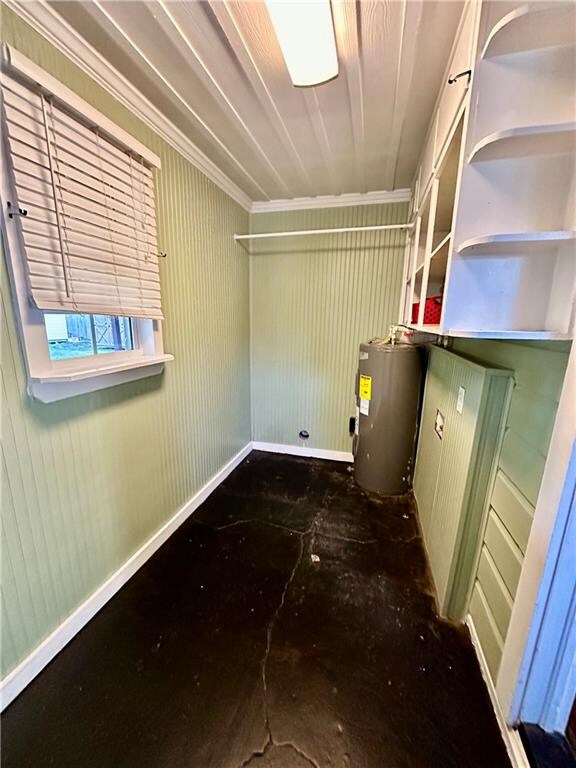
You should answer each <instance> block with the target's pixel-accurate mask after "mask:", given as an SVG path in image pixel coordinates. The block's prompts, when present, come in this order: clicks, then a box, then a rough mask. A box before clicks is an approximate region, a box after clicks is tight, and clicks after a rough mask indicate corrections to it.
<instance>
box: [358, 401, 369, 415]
mask: <svg viewBox="0 0 576 768" xmlns="http://www.w3.org/2000/svg"><path fill="white" fill-rule="evenodd" d="M360 413H361V414H362V415H363V416H368V414H369V413H370V400H364V399H363V398H362V397H361V398H360Z"/></svg>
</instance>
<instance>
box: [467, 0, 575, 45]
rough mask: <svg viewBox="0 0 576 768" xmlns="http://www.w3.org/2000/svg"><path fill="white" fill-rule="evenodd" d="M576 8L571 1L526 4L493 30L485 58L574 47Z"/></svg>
mask: <svg viewBox="0 0 576 768" xmlns="http://www.w3.org/2000/svg"><path fill="white" fill-rule="evenodd" d="M575 24H576V7H575V6H574V4H573V3H571V2H547V3H542V4H541V5H539V6H534V4H531V5H523V6H521V7H520V8H515V9H514V10H513V11H511V12H510V13H508V14H506V16H504V17H503V18H502V19H500V21H499V22H498V23H497V24H496V25H495V26H494V27H493V29H492V30H491V32H490V34H489V35H488V38H487V40H486V43H485V45H484V48H483V50H482V54H481V58H482V59H490V58H493V57H495V56H506V55H509V54H514V53H529V52H530V51H537V50H541V49H542V48H555V47H560V46H568V45H574V27H575Z"/></svg>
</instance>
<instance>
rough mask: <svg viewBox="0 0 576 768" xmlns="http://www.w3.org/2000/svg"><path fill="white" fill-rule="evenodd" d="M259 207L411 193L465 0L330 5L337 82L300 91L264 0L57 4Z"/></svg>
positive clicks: (336, 1)
mask: <svg viewBox="0 0 576 768" xmlns="http://www.w3.org/2000/svg"><path fill="white" fill-rule="evenodd" d="M50 5H51V7H52V8H53V9H54V10H56V11H57V13H58V14H60V16H62V17H63V18H64V19H65V20H66V21H67V22H68V23H69V24H70V25H71V26H72V27H74V29H75V30H76V31H77V32H78V33H79V34H80V35H81V36H82V37H84V39H85V40H87V41H88V42H89V43H90V44H91V45H93V46H94V48H96V49H97V50H98V51H99V52H100V53H101V54H102V55H104V56H105V57H106V59H108V61H110V63H111V64H112V65H113V66H114V67H115V68H116V69H117V70H119V71H120V72H121V73H122V74H123V75H124V76H125V77H126V78H127V79H128V80H129V81H131V82H132V83H133V84H134V85H135V86H136V87H137V88H138V89H139V90H140V91H141V92H142V93H143V94H144V95H145V96H146V97H147V98H148V99H149V100H150V101H151V102H152V103H153V104H154V105H155V106H156V107H157V108H159V109H160V110H161V111H162V112H163V114H164V115H166V117H167V119H168V120H170V121H171V122H172V123H173V124H175V125H176V126H177V127H178V128H179V129H180V130H181V131H182V132H183V133H184V134H185V135H186V136H187V137H188V138H189V139H190V140H191V141H193V142H194V143H195V144H196V146H198V147H199V149H201V150H202V151H203V152H204V153H205V154H206V155H207V156H208V157H209V158H210V159H211V160H212V161H213V162H214V163H215V164H216V165H217V166H218V167H219V168H220V169H221V170H222V171H223V172H224V173H225V174H226V175H227V176H228V177H229V178H230V179H231V180H232V181H234V182H235V183H236V184H237V185H238V186H239V187H240V188H241V189H242V190H243V191H244V192H246V194H247V195H248V196H249V197H250V198H251V199H252V200H254V201H264V200H270V199H286V198H294V197H308V196H316V195H336V194H342V193H350V192H370V191H376V190H393V189H400V188H403V187H407V186H409V185H410V183H411V180H412V176H413V174H414V171H415V166H416V162H417V160H418V155H419V153H420V149H421V147H422V144H423V141H424V138H425V132H426V128H427V124H428V122H429V120H430V116H431V112H432V108H433V105H434V101H435V98H436V94H437V92H438V89H439V87H440V81H441V78H442V76H443V73H444V68H445V66H446V63H447V59H448V55H449V53H450V48H451V45H452V41H453V38H454V34H455V31H456V27H457V25H458V20H459V16H460V13H461V11H462V4H461V3H460V2H451V1H447V2H436V1H435V0H380V1H376V2H374V1H373V0H360V1H358V2H350V1H346V0H332V9H333V16H334V23H335V30H336V37H337V45H338V55H339V61H340V74H339V76H338V77H337V78H336V79H335V80H333V81H331V82H329V83H325V84H323V85H320V86H316V87H313V88H294V86H293V85H292V83H291V81H290V78H289V76H288V73H287V70H286V66H285V64H284V60H283V58H282V54H281V52H280V49H279V47H278V44H277V41H276V37H275V35H274V32H273V30H272V26H271V22H270V18H269V16H268V12H267V10H266V6H265V4H264V3H263V2H238V1H237V0H226V2H222V0H209V2H191V1H189V0H188V1H186V0H182V1H181V2H164V1H163V0H154V2H139V0H130V1H128V2H125V1H124V0H112V1H111V2H99V0H90V1H89V2H83V3H76V2H75V3H70V2H52V3H51V4H50Z"/></svg>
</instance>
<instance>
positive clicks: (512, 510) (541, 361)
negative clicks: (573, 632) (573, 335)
mask: <svg viewBox="0 0 576 768" xmlns="http://www.w3.org/2000/svg"><path fill="white" fill-rule="evenodd" d="M454 347H455V350H456V351H459V352H460V353H462V354H466V355H468V356H470V357H473V358H476V359H478V360H480V361H482V362H483V363H485V364H490V365H494V366H501V367H506V368H510V369H512V370H513V371H514V381H515V386H514V389H513V391H512V395H511V400H510V408H509V411H508V415H507V420H506V430H505V434H504V439H503V443H502V449H501V453H500V456H499V459H498V472H497V475H496V478H495V483H494V487H493V490H492V496H491V509H490V514H489V517H488V520H487V525H486V530H485V532H484V536H483V541H482V542H479V546H482V545H483V551H484V553H485V555H484V559H483V560H481V561H480V564H479V571H478V576H477V581H476V586H475V589H474V592H473V597H472V600H471V603H470V608H469V610H470V614H471V616H472V618H473V620H474V623H475V625H476V628H477V630H478V635H479V637H480V642H481V643H482V647H483V650H484V652H485V654H486V657H487V658H488V661H489V666H490V671H491V674H492V676H493V677H494V679H495V678H496V675H497V672H498V667H499V665H500V657H501V655H502V648H503V645H504V642H505V639H506V632H507V628H508V621H509V616H508V615H507V613H508V607H510V610H511V607H512V605H513V602H514V597H515V594H516V588H517V586H518V579H519V578H520V571H521V568H522V562H523V558H524V551H525V548H526V543H527V541H528V535H529V532H530V527H531V523H532V515H533V511H534V507H535V505H536V501H537V498H538V491H539V489H540V483H541V482H542V474H543V472H544V465H545V463H546V456H547V453H548V446H549V443H550V438H551V435H552V428H553V426H554V419H555V417H556V410H557V408H558V401H559V398H560V392H561V388H562V382H563V379H564V373H565V371H566V365H567V363H568V354H569V351H570V344H569V343H564V342H548V343H545V342H509V341H476V340H464V339H457V340H456V341H455V344H454ZM487 563H489V564H490V567H491V570H489V569H488V567H487Z"/></svg>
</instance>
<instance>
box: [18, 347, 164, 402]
mask: <svg viewBox="0 0 576 768" xmlns="http://www.w3.org/2000/svg"><path fill="white" fill-rule="evenodd" d="M173 359H174V357H173V355H165V354H162V355H143V356H142V357H140V358H139V359H138V360H123V361H122V362H119V363H114V364H111V365H103V366H98V367H93V368H83V369H82V370H76V371H75V370H73V369H70V368H68V369H65V368H61V369H60V370H51V371H50V372H49V373H46V375H41V376H30V377H29V379H28V394H29V395H30V397H33V398H34V399H35V400H40V401H41V402H42V403H53V402H56V401H57V400H64V399H66V398H68V397H76V396H77V395H83V394H86V393H88V392H95V391H97V390H99V389H107V388H108V387H113V386H116V385H117V384H124V383H126V382H129V381H136V380H138V379H144V378H147V377H149V376H156V375H158V374H159V373H162V370H163V369H164V364H165V363H167V362H169V361H170V360H173Z"/></svg>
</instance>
